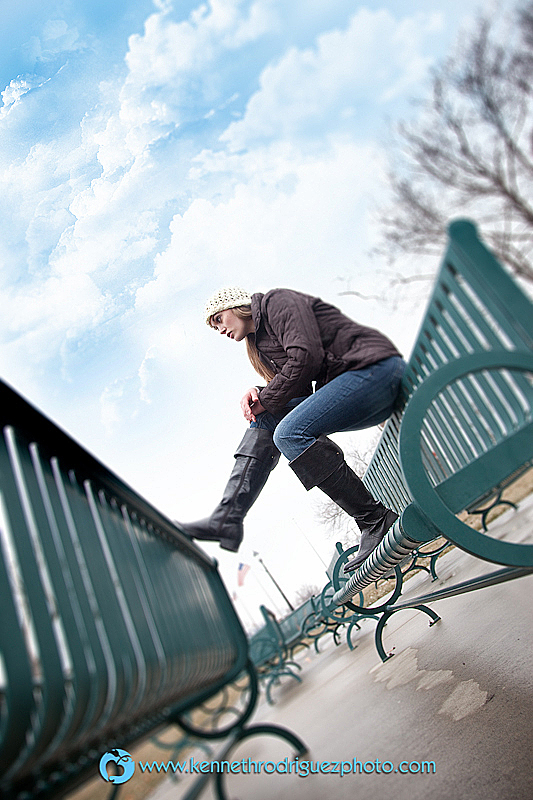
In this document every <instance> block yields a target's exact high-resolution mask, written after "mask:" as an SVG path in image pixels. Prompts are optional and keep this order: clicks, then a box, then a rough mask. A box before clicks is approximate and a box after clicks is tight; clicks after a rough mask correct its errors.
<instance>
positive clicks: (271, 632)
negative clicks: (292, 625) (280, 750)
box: [250, 605, 301, 705]
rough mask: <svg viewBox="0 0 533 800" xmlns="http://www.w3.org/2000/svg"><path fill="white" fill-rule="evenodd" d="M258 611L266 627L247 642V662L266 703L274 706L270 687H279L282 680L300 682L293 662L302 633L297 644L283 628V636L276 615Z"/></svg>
mask: <svg viewBox="0 0 533 800" xmlns="http://www.w3.org/2000/svg"><path fill="white" fill-rule="evenodd" d="M259 610H260V611H261V614H262V616H263V619H264V621H265V624H264V625H263V627H262V628H260V629H259V630H258V631H257V632H256V633H255V634H254V635H253V636H252V638H251V640H250V658H251V660H252V663H253V664H254V666H255V668H256V670H257V673H258V676H259V679H260V681H261V682H262V683H263V684H264V686H265V694H266V698H267V701H268V703H269V704H270V705H273V704H274V701H273V699H272V687H273V686H276V685H278V684H279V683H280V681H281V678H282V677H283V676H287V677H290V678H294V679H295V680H296V681H298V682H300V681H301V678H300V676H299V675H298V674H297V673H296V672H295V671H294V670H295V669H297V670H300V669H301V667H300V665H299V664H297V663H296V662H295V661H293V652H294V649H295V647H296V645H297V644H298V643H299V641H300V642H301V631H299V640H298V637H297V636H295V635H294V631H293V630H291V631H290V633H291V635H290V638H288V637H287V634H288V633H289V631H288V629H287V628H286V629H285V633H284V631H283V629H282V624H280V623H279V622H278V620H277V619H276V615H275V614H274V613H273V612H272V611H270V609H268V608H267V607H266V606H263V605H262V606H260V607H259ZM293 613H294V612H293ZM291 616H292V615H291Z"/></svg>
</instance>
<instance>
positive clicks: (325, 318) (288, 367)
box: [252, 289, 400, 411]
mask: <svg viewBox="0 0 533 800" xmlns="http://www.w3.org/2000/svg"><path fill="white" fill-rule="evenodd" d="M252 316H253V320H254V324H255V343H256V346H257V349H258V350H259V353H260V355H261V358H262V359H263V360H264V362H265V363H266V364H267V365H268V366H269V367H270V368H271V369H272V370H273V371H274V372H275V373H276V374H275V376H274V378H273V379H272V380H271V381H270V383H269V384H268V385H267V386H265V387H264V388H263V389H261V391H260V393H259V398H260V400H261V404H262V405H263V406H264V407H265V408H266V410H267V411H279V410H281V409H282V408H284V407H285V406H286V405H287V403H288V402H289V400H292V399H293V398H294V397H303V396H304V395H308V394H311V393H312V391H313V388H312V382H313V381H316V389H319V388H320V387H321V386H324V384H326V383H328V381H331V380H332V379H333V378H336V377H337V375H340V374H341V373H343V372H346V371H347V370H352V369H361V368H362V367H368V366H370V364H375V363H376V362H377V361H381V360H382V359H384V358H388V357H389V356H399V355H400V353H399V352H398V350H397V349H396V348H395V346H394V345H393V343H392V342H391V341H390V340H389V339H388V338H387V337H386V336H384V335H383V334H382V333H380V332H379V331H377V330H375V329H374V328H368V327H366V326H364V325H360V324H359V323H357V322H354V321H353V320H351V319H350V318H349V317H347V316H346V315H345V314H343V313H342V312H341V311H340V310H339V309H338V308H336V307H335V306H332V305H330V304H329V303H325V302H324V301H323V300H321V299H320V298H319V297H312V296H311V295H307V294H302V293H301V292H295V291H293V290H291V289H272V290H271V291H270V292H267V293H266V294H261V293H258V294H254V295H252Z"/></svg>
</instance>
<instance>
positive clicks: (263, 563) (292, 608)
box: [254, 550, 294, 611]
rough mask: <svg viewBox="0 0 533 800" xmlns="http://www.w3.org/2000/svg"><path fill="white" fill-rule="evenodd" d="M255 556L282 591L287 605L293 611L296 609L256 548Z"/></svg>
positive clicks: (280, 591)
mask: <svg viewBox="0 0 533 800" xmlns="http://www.w3.org/2000/svg"><path fill="white" fill-rule="evenodd" d="M254 556H255V557H256V558H257V560H258V561H259V563H260V564H261V566H262V567H263V569H264V570H265V572H266V574H267V575H268V577H269V578H270V580H271V581H272V583H273V584H274V586H275V587H276V589H277V590H278V592H279V593H280V595H281V596H282V597H283V599H284V600H285V602H286V603H287V605H288V606H289V608H290V610H291V611H294V606H293V604H292V603H291V601H290V600H289V598H288V597H287V595H286V594H285V592H284V591H283V589H282V588H281V586H280V585H279V583H278V582H277V580H276V579H275V578H274V576H273V575H272V573H271V572H270V570H269V569H268V568H267V566H266V564H265V562H264V561H263V559H262V558H261V556H260V555H259V553H257V552H256V551H255V550H254Z"/></svg>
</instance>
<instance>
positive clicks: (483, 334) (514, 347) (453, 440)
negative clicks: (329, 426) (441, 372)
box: [363, 220, 533, 512]
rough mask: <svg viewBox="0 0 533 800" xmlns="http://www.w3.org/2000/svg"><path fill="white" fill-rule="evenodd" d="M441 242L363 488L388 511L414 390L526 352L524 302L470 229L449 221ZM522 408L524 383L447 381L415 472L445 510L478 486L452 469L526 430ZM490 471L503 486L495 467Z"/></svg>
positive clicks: (528, 402) (526, 410) (400, 493)
mask: <svg viewBox="0 0 533 800" xmlns="http://www.w3.org/2000/svg"><path fill="white" fill-rule="evenodd" d="M449 236H450V239H449V245H448V248H447V251H446V254H445V257H444V260H443V262H442V265H441V268H440V272H439V274H438V276H437V280H436V284H435V288H434V291H433V294H432V296H431V298H430V301H429V304H428V307H427V310H426V313H425V316H424V319H423V322H422V325H421V328H420V331H419V333H418V337H417V339H416V343H415V346H414V349H413V352H412V355H411V358H410V360H409V363H408V367H407V370H406V373H405V376H404V379H403V382H402V389H401V395H400V402H399V408H398V411H397V412H395V413H394V414H393V416H392V417H391V418H390V420H389V421H388V422H387V424H386V426H385V429H384V431H383V435H382V437H381V439H380V442H379V445H378V447H377V449H376V451H375V453H374V456H373V458H372V461H371V463H370V465H369V467H368V469H367V472H366V474H365V476H364V479H363V480H364V482H365V484H366V485H367V487H368V488H369V490H370V491H371V492H372V493H373V494H374V495H375V496H376V497H378V498H379V499H381V500H382V501H383V502H384V503H385V504H387V505H388V506H389V507H391V508H394V509H396V510H397V511H398V512H401V511H402V510H403V509H404V508H405V507H406V506H407V505H408V504H409V503H410V502H411V497H410V494H409V492H408V490H407V487H406V485H405V482H404V480H403V476H402V471H401V467H400V464H399V460H398V438H399V432H400V426H401V419H402V411H403V408H404V407H405V405H406V403H407V402H408V401H409V398H410V397H411V396H412V394H413V393H414V392H415V391H416V389H417V387H419V386H420V385H421V384H422V382H423V381H424V380H425V379H426V378H427V377H428V376H429V375H430V374H432V373H434V372H435V371H436V370H438V369H439V368H441V367H442V366H443V365H445V364H448V363H449V362H453V361H456V360H457V359H459V358H460V357H461V356H466V355H471V354H474V353H485V352H488V351H491V350H492V351H494V350H507V351H521V352H528V353H531V352H532V350H533V306H532V304H531V301H530V300H529V299H528V297H527V296H526V295H525V294H524V293H523V292H522V291H521V290H520V288H519V287H518V286H517V284H516V283H515V282H514V281H513V279H512V278H511V277H510V276H509V275H508V274H507V272H506V271H505V270H504V269H503V268H502V267H501V265H500V264H499V263H498V261H497V260H496V259H495V258H494V256H493V255H492V254H491V253H490V251H489V250H488V249H487V248H486V247H485V246H484V245H483V244H482V243H481V242H480V240H479V238H478V236H477V232H476V229H475V226H474V225H473V224H472V223H471V222H469V221H466V220H458V221H456V222H453V223H452V224H451V225H450V228H449ZM532 399H533V385H532V381H531V377H530V376H528V375H527V374H525V373H523V372H518V371H510V370H499V371H490V373H489V372H479V373H476V374H475V375H473V376H468V377H465V378H463V379H462V380H460V381H457V382H455V383H454V384H453V385H452V386H449V387H448V388H447V389H446V390H445V391H443V392H442V393H441V394H440V395H439V398H438V399H437V400H435V402H434V403H433V404H432V407H431V412H430V414H429V415H428V418H427V419H426V421H425V422H424V428H423V435H422V447H423V450H424V466H425V469H426V471H427V474H428V475H429V477H430V479H431V481H432V483H433V485H435V486H440V487H442V492H443V495H444V496H445V498H446V500H447V501H449V503H450V504H451V506H452V510H454V511H459V510H461V509H462V508H465V507H466V506H467V504H468V503H470V502H474V501H476V500H478V499H481V497H482V495H483V486H484V484H483V483H482V481H480V482H479V485H478V484H477V483H476V480H475V474H473V472H474V471H472V470H471V471H470V472H469V473H468V481H464V480H463V478H462V477H461V472H462V470H467V469H468V466H469V465H470V464H472V463H473V462H475V461H476V460H477V459H479V458H480V457H481V456H483V454H485V453H487V452H489V451H490V450H491V448H494V447H496V446H497V445H498V443H500V442H502V441H503V440H505V439H507V438H509V437H510V436H519V434H520V431H521V430H525V429H526V426H528V425H530V424H531V408H532ZM531 449H533V448H531ZM530 457H531V456H530ZM513 463H514V468H516V461H514V462H513ZM511 468H512V467H511V462H510V463H509V469H511ZM500 471H501V475H502V477H503V476H504V475H505V472H506V466H505V464H502V465H501V466H500ZM463 477H464V474H463ZM461 483H462V484H463V486H461V485H460V484H461Z"/></svg>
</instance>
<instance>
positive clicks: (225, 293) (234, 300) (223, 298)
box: [204, 286, 252, 325]
mask: <svg viewBox="0 0 533 800" xmlns="http://www.w3.org/2000/svg"><path fill="white" fill-rule="evenodd" d="M251 302H252V298H251V295H249V294H248V292H245V291H244V289H239V288H237V287H236V286H234V287H231V288H229V289H219V290H218V292H215V294H214V295H213V296H212V297H210V298H209V300H208V301H207V303H206V306H205V309H204V319H205V321H206V323H207V324H208V325H209V320H210V319H211V317H212V316H213V314H218V313H219V311H225V310H226V309H227V308H237V306H249V305H250V303H251Z"/></svg>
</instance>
